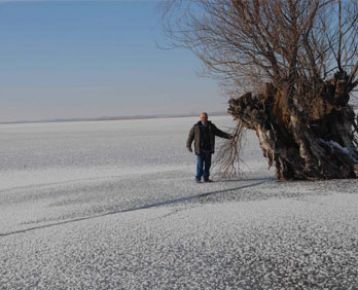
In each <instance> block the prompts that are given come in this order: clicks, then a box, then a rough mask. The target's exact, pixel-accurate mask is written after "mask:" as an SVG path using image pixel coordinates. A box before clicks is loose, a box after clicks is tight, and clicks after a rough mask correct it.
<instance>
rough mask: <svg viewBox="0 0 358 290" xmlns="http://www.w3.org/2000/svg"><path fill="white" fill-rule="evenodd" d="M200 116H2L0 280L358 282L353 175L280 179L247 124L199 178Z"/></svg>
mask: <svg viewBox="0 0 358 290" xmlns="http://www.w3.org/2000/svg"><path fill="white" fill-rule="evenodd" d="M196 120H197V118H168V119H147V120H121V121H98V122H64V123H33V124H30V123H29V124H8V125H0V160H1V169H0V289H358V190H357V185H358V182H357V180H333V181H320V182H276V181H275V179H274V177H273V175H274V172H273V171H272V170H267V164H266V161H265V160H264V159H263V157H262V154H261V152H260V150H259V147H258V144H257V140H256V137H255V136H254V135H253V134H249V135H248V137H247V144H246V147H245V149H244V160H245V167H244V170H245V171H246V175H245V178H243V179H231V180H223V179H218V177H216V179H217V182H215V183H212V184H196V183H194V182H193V177H194V155H192V154H190V153H188V152H187V151H186V149H185V141H186V137H187V133H188V130H189V129H190V127H191V126H192V124H193V123H194V122H195V121H196ZM212 120H213V122H214V123H215V124H217V125H218V127H219V128H222V129H224V130H225V129H227V128H228V127H231V126H233V125H234V123H233V122H232V120H231V119H230V117H213V118H212ZM218 141H219V139H218ZM221 142H225V141H221ZM219 143H220V142H219ZM214 179H215V177H214Z"/></svg>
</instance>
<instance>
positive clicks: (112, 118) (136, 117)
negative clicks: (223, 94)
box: [0, 111, 229, 125]
mask: <svg viewBox="0 0 358 290" xmlns="http://www.w3.org/2000/svg"><path fill="white" fill-rule="evenodd" d="M207 113H208V115H209V116H225V115H229V114H228V113H227V112H224V111H214V112H209V111H208V112H207ZM199 114H200V112H194V113H193V112H192V113H181V114H180V113H178V114H139V115H124V116H103V117H97V118H96V117H93V118H91V117H89V118H56V119H41V120H19V121H0V125H6V124H27V123H61V122H86V121H116V120H142V119H161V118H163V119H164V118H184V117H195V116H198V115H199Z"/></svg>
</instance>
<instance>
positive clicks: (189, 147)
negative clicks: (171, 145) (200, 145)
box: [186, 126, 194, 152]
mask: <svg viewBox="0 0 358 290" xmlns="http://www.w3.org/2000/svg"><path fill="white" fill-rule="evenodd" d="M193 141H194V126H193V128H191V129H190V131H189V135H188V139H187V141H186V148H188V150H189V151H190V152H193V149H191V144H192V143H193Z"/></svg>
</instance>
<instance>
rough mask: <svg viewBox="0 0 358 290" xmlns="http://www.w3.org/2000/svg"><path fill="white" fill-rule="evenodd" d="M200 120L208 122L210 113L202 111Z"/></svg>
mask: <svg viewBox="0 0 358 290" xmlns="http://www.w3.org/2000/svg"><path fill="white" fill-rule="evenodd" d="M200 121H201V122H203V123H206V122H207V121H208V114H207V113H205V112H202V113H200Z"/></svg>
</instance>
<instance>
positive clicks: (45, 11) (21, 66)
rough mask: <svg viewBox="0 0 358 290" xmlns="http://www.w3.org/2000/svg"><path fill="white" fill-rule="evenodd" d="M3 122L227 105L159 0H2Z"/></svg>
mask: <svg viewBox="0 0 358 290" xmlns="http://www.w3.org/2000/svg"><path fill="white" fill-rule="evenodd" d="M0 40H1V45H0V122H4V121H19V120H43V119H58V118H91V117H93V118H96V117H103V116H121V115H137V114H163V113H179V114H180V113H192V112H200V111H209V112H210V111H225V110H226V107H227V106H226V103H227V98H226V97H225V96H223V94H222V92H221V90H220V89H219V87H218V85H217V81H216V80H213V79H210V78H205V77H202V76H200V75H199V74H198V72H200V71H201V64H200V62H199V60H197V59H196V57H195V56H194V55H192V53H191V52H190V51H187V50H184V49H179V48H176V49H162V48H159V47H158V44H159V45H160V46H163V47H165V46H167V45H168V41H167V40H166V39H165V36H164V34H163V33H162V23H161V11H160V9H159V7H158V1H156V0H153V1H150V0H147V1H136V0H132V1H106V0H97V1H93V0H92V1H87V0H80V1H71V0H63V1H54V0H42V1H32V0H27V1H26V0H22V1H19V0H8V1H0Z"/></svg>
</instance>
